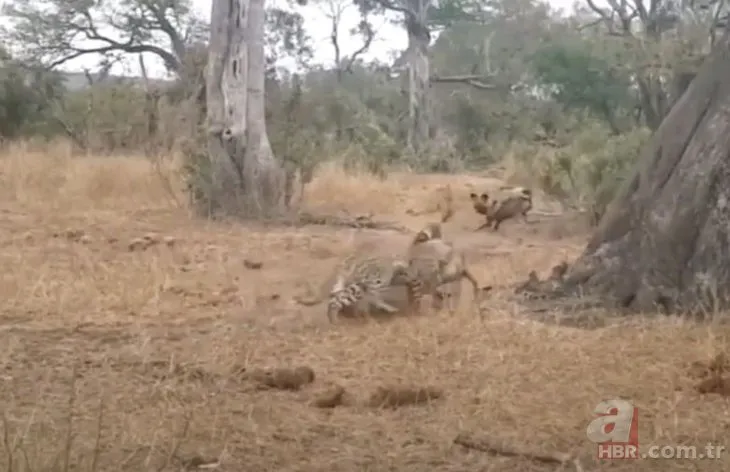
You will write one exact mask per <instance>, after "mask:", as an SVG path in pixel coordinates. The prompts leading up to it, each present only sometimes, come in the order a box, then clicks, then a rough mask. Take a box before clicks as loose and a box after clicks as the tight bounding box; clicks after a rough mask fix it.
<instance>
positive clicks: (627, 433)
mask: <svg viewBox="0 0 730 472" xmlns="http://www.w3.org/2000/svg"><path fill="white" fill-rule="evenodd" d="M593 413H595V414H596V415H598V418H596V419H594V420H593V421H591V422H590V424H589V425H588V429H587V430H586V434H587V435H588V439H590V440H591V441H593V442H595V443H605V442H611V443H619V444H620V443H624V444H638V433H639V431H638V429H639V428H638V426H639V418H638V411H637V408H635V407H634V405H632V404H631V403H630V402H627V401H626V400H620V399H613V400H606V401H603V402H601V403H599V404H598V405H596V408H595V409H594V410H593Z"/></svg>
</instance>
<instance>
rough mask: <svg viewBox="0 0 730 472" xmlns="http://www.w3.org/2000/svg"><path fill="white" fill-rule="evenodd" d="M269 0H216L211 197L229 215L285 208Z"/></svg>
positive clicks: (209, 87)
mask: <svg viewBox="0 0 730 472" xmlns="http://www.w3.org/2000/svg"><path fill="white" fill-rule="evenodd" d="M263 42H264V0H213V5H212V11H211V34H210V46H209V53H208V71H207V77H206V101H207V107H208V108H207V118H208V154H209V156H210V161H211V174H212V175H211V189H210V192H209V193H210V195H209V198H208V200H209V201H210V203H211V206H212V207H213V209H214V210H217V212H218V213H223V214H224V215H236V216H242V217H249V218H250V217H266V216H271V215H273V214H276V213H279V212H281V211H282V210H283V198H282V197H283V171H282V169H281V166H280V165H279V163H278V162H277V161H276V160H275V158H274V155H273V153H272V151H271V146H270V144H269V139H268V135H267V133H266V119H265V115H264V107H265V100H264V98H265V95H264V72H265V71H264V66H265V61H264V44H263Z"/></svg>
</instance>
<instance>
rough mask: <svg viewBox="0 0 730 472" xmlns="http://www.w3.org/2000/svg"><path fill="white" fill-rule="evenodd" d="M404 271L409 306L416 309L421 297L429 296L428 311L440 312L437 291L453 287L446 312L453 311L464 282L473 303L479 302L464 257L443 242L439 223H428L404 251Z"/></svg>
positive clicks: (439, 298) (439, 295)
mask: <svg viewBox="0 0 730 472" xmlns="http://www.w3.org/2000/svg"><path fill="white" fill-rule="evenodd" d="M408 269H409V272H410V280H411V285H410V286H409V288H410V290H412V292H411V294H412V296H411V299H410V302H411V304H412V305H413V306H418V305H419V304H420V300H421V298H422V297H423V295H431V297H432V308H434V309H438V308H440V304H441V302H442V301H443V298H444V297H443V295H442V294H441V293H440V292H439V288H440V287H441V286H443V285H445V284H453V289H454V290H453V294H452V296H451V297H449V298H450V306H449V311H451V312H452V313H453V312H454V311H456V308H458V306H459V302H460V300H461V280H462V279H467V280H468V281H469V282H470V283H471V285H472V288H473V293H474V295H473V297H474V298H473V301H474V303H475V304H477V303H478V302H479V294H480V290H479V283H478V282H477V280H476V278H475V277H474V276H473V275H472V273H471V272H470V271H469V269H468V267H467V262H466V257H465V255H464V253H463V252H462V251H461V250H458V249H456V248H455V247H454V245H453V244H452V243H451V242H448V241H446V240H444V239H443V232H442V230H441V225H440V224H439V223H429V224H428V225H427V226H426V227H425V228H424V229H422V230H421V231H419V232H418V233H417V234H416V236H415V237H414V238H413V241H412V242H411V245H410V247H409V248H408Z"/></svg>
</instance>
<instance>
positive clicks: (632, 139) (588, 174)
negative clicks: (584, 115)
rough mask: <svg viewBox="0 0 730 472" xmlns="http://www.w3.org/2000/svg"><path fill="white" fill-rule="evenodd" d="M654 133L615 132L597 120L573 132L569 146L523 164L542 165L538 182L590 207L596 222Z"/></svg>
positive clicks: (565, 198)
mask: <svg viewBox="0 0 730 472" xmlns="http://www.w3.org/2000/svg"><path fill="white" fill-rule="evenodd" d="M650 137H651V132H650V131H649V130H648V129H647V128H637V129H635V130H632V131H630V132H628V133H625V134H621V135H615V134H612V133H611V132H610V130H608V129H607V128H605V127H604V126H601V125H600V124H597V123H594V124H593V126H589V127H586V128H585V129H584V130H582V131H581V132H580V133H578V134H577V135H575V136H574V141H573V142H572V143H571V144H570V145H569V146H566V147H563V148H559V149H557V150H554V151H552V152H550V153H549V154H548V155H547V156H546V155H545V154H542V155H541V158H540V160H539V162H535V159H534V156H535V155H540V153H539V152H535V150H533V151H532V152H531V153H530V155H531V156H532V158H529V157H528V158H526V159H525V158H524V156H523V164H525V165H526V166H528V167H530V168H533V169H535V168H536V169H539V175H540V177H539V185H540V187H541V188H542V189H543V190H545V191H546V192H547V193H548V194H552V195H554V196H557V197H560V198H562V199H564V200H567V202H569V203H571V204H572V205H574V206H576V207H580V208H584V209H587V210H588V211H589V212H590V214H591V215H592V217H593V219H594V222H597V221H598V219H600V217H601V216H602V215H603V213H604V211H605V210H606V207H607V205H608V204H609V203H610V202H611V200H613V198H614V197H615V196H616V193H617V192H618V190H619V189H620V188H621V186H622V185H623V183H624V180H625V179H626V178H627V177H628V175H629V174H630V172H631V171H632V170H633V168H634V166H635V164H636V162H637V160H638V158H639V156H640V154H641V152H642V149H643V148H644V145H645V144H646V143H647V142H648V140H649V138H650Z"/></svg>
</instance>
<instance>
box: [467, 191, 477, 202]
mask: <svg viewBox="0 0 730 472" xmlns="http://www.w3.org/2000/svg"><path fill="white" fill-rule="evenodd" d="M469 197H471V199H472V200H473V199H475V198H477V194H476V193H474V192H472V193H470V194H469Z"/></svg>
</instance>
